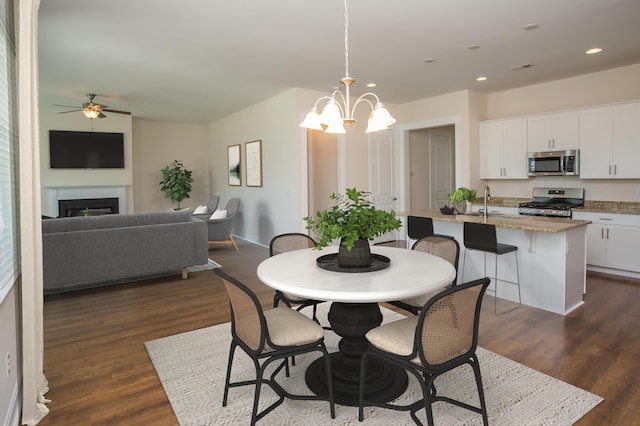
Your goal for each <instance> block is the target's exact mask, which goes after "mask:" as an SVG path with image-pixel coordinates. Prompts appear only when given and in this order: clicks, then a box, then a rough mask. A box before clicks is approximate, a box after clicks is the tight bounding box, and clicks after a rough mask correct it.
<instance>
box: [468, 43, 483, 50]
mask: <svg viewBox="0 0 640 426" xmlns="http://www.w3.org/2000/svg"><path fill="white" fill-rule="evenodd" d="M479 48H480V45H479V44H472V45H470V46H467V49H469V50H476V49H479Z"/></svg>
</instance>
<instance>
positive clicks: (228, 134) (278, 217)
mask: <svg viewBox="0 0 640 426" xmlns="http://www.w3.org/2000/svg"><path fill="white" fill-rule="evenodd" d="M296 96H297V95H296V90H295V89H291V90H288V91H286V92H284V93H281V94H279V95H276V96H274V97H272V98H269V99H267V100H265V101H263V102H260V103H258V104H255V105H252V106H251V107H249V108H247V109H244V110H242V111H238V112H237V113H234V114H232V115H230V116H227V117H225V118H223V119H221V120H218V121H216V122H214V123H211V124H210V125H209V168H210V187H211V192H212V193H214V194H218V195H219V196H220V205H221V206H224V205H225V204H226V202H227V201H228V200H229V198H232V197H235V198H239V199H240V213H239V215H238V217H237V218H236V221H235V224H234V229H233V234H234V235H238V236H240V237H242V238H245V239H247V240H249V241H253V242H257V243H260V244H265V245H266V244H268V243H269V241H270V240H271V238H272V237H273V236H274V235H277V234H280V233H284V232H294V231H299V230H301V229H304V228H303V227H302V217H303V215H302V214H301V212H302V205H301V196H302V194H301V191H302V187H303V185H302V182H303V179H302V178H301V168H302V166H301V161H300V158H301V145H302V131H301V129H300V128H299V127H298V125H297V123H298V114H297V111H296ZM255 140H261V141H262V187H248V186H246V168H245V167H246V156H245V143H246V142H251V141H255ZM237 144H240V145H241V149H240V153H241V154H240V157H241V160H240V161H241V163H240V168H241V176H242V186H229V185H228V179H227V175H228V167H227V147H228V146H230V145H237ZM304 182H305V185H306V178H305V180H304Z"/></svg>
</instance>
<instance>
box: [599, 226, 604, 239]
mask: <svg viewBox="0 0 640 426" xmlns="http://www.w3.org/2000/svg"><path fill="white" fill-rule="evenodd" d="M600 239H602V240H604V228H602V229H601V230H600Z"/></svg>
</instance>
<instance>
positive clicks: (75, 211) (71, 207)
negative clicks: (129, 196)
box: [58, 198, 120, 217]
mask: <svg viewBox="0 0 640 426" xmlns="http://www.w3.org/2000/svg"><path fill="white" fill-rule="evenodd" d="M118 204H119V203H118V199H117V198H86V199H76V200H58V211H59V212H60V216H59V217H71V216H101V215H105V214H118V213H119V212H120V211H119V206H118Z"/></svg>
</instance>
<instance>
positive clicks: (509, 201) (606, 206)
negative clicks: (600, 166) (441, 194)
mask: <svg viewBox="0 0 640 426" xmlns="http://www.w3.org/2000/svg"><path fill="white" fill-rule="evenodd" d="M527 201H531V198H508V197H491V200H489V202H488V203H487V204H488V205H489V206H494V207H518V204H520V203H526V202H527ZM471 204H474V205H480V206H482V205H483V199H482V198H476V200H475V201H474V202H473V203H471ZM576 210H579V211H583V212H593V213H611V214H637V215H640V203H632V202H626V201H590V200H586V201H585V203H584V207H579V208H577V209H576Z"/></svg>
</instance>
